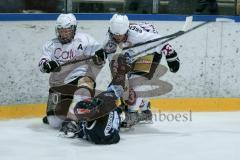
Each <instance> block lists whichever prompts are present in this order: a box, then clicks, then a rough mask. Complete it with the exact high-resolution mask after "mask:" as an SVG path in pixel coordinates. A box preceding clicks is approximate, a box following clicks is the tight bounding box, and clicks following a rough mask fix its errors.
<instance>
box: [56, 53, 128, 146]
mask: <svg viewBox="0 0 240 160" xmlns="http://www.w3.org/2000/svg"><path fill="white" fill-rule="evenodd" d="M116 65H117V66H118V67H116V70H117V73H118V74H116V76H114V77H113V79H112V82H111V83H110V85H109V87H108V90H107V91H105V92H102V93H100V94H99V95H97V96H96V97H94V98H89V99H85V100H77V101H73V103H72V104H71V106H70V109H69V113H68V115H67V119H65V121H64V122H63V123H62V128H61V129H60V133H61V134H60V135H62V136H64V137H71V138H73V137H78V138H83V139H86V140H88V141H90V142H93V143H95V144H115V143H118V142H119V141H120V136H119V130H120V121H121V120H120V116H119V115H120V114H121V112H122V108H121V107H122V106H121V104H122V103H121V102H120V101H121V100H120V98H121V97H123V94H124V89H123V87H124V86H125V75H126V74H127V73H128V72H129V71H130V70H131V68H130V66H129V65H128V64H127V63H126V57H123V56H119V57H118V58H117V62H116Z"/></svg>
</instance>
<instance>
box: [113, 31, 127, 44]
mask: <svg viewBox="0 0 240 160" xmlns="http://www.w3.org/2000/svg"><path fill="white" fill-rule="evenodd" d="M108 33H109V36H110V38H111V39H113V40H114V41H115V42H117V43H120V42H118V41H117V40H116V39H115V38H114V35H116V36H118V34H113V33H112V32H111V31H110V28H109V29H108ZM124 36H125V38H124V40H123V41H126V40H127V37H128V30H127V32H126V33H125V34H124Z"/></svg>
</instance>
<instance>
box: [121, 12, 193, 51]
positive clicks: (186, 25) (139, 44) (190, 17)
mask: <svg viewBox="0 0 240 160" xmlns="http://www.w3.org/2000/svg"><path fill="white" fill-rule="evenodd" d="M192 19H193V17H192V16H189V17H186V21H185V23H184V25H183V28H182V29H181V30H180V31H178V32H175V33H173V34H170V35H166V36H163V37H160V38H156V39H152V40H149V41H147V42H143V43H137V44H135V45H133V46H129V47H124V48H123V49H122V50H127V49H130V48H135V47H139V46H142V45H145V44H149V43H153V42H157V41H160V40H163V39H167V38H173V37H179V36H181V35H183V34H184V33H185V32H186V31H187V29H188V28H189V27H190V26H191V24H192Z"/></svg>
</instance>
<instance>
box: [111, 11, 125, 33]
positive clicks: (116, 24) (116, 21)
mask: <svg viewBox="0 0 240 160" xmlns="http://www.w3.org/2000/svg"><path fill="white" fill-rule="evenodd" d="M128 28H129V20H128V17H127V16H126V15H120V14H114V15H113V17H112V18H111V19H110V26H109V31H110V32H111V33H112V34H114V35H124V34H126V33H127V31H128Z"/></svg>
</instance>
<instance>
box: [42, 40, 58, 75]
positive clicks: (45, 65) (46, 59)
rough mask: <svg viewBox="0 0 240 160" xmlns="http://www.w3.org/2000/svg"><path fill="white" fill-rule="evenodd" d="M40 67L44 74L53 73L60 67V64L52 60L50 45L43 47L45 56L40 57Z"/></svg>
mask: <svg viewBox="0 0 240 160" xmlns="http://www.w3.org/2000/svg"><path fill="white" fill-rule="evenodd" d="M38 67H39V69H40V71H41V72H43V73H50V72H53V71H55V70H56V69H57V68H59V67H60V64H59V63H58V62H57V61H55V60H52V58H51V49H50V47H49V44H46V45H44V46H43V54H42V56H41V57H40V61H39V63H38Z"/></svg>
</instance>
